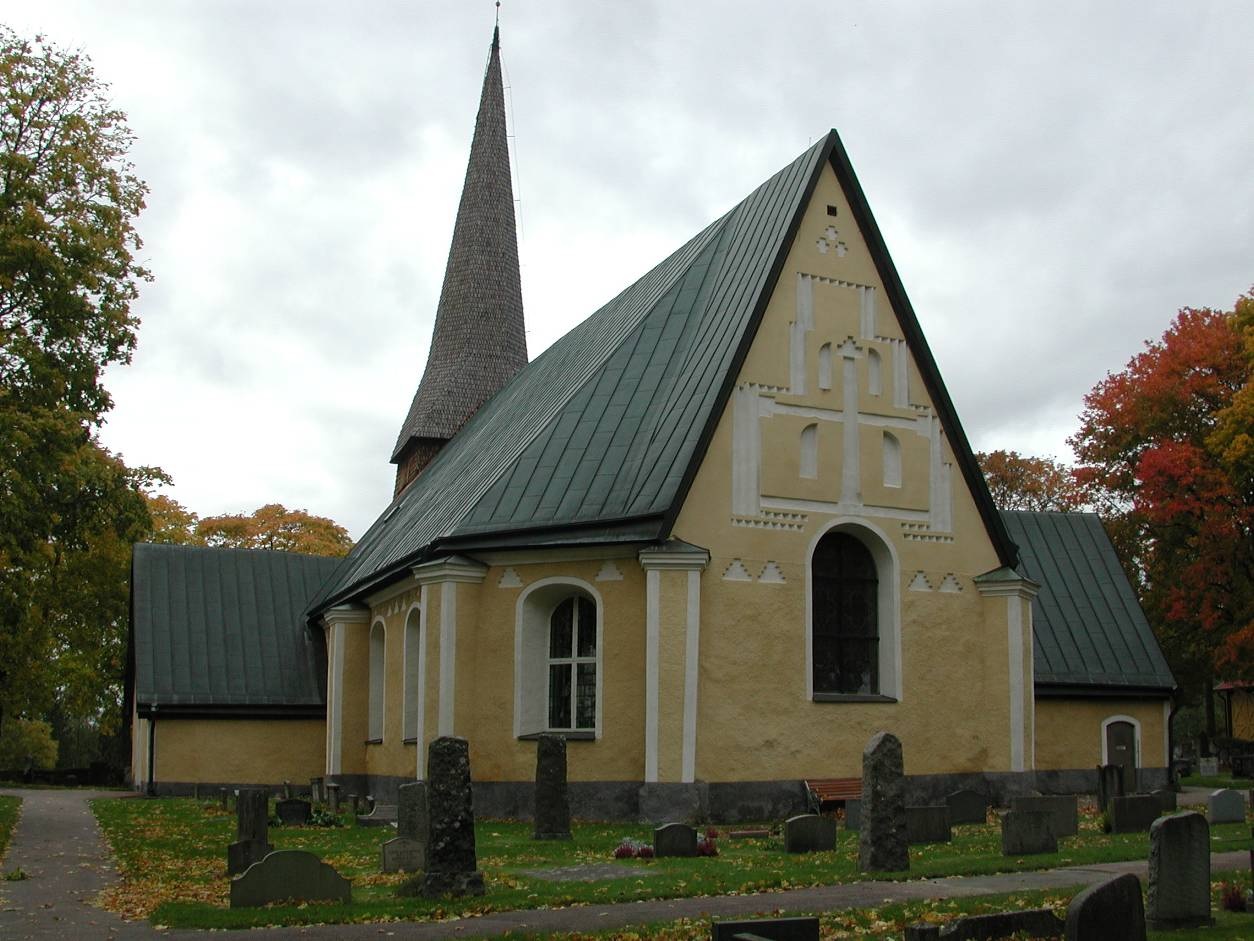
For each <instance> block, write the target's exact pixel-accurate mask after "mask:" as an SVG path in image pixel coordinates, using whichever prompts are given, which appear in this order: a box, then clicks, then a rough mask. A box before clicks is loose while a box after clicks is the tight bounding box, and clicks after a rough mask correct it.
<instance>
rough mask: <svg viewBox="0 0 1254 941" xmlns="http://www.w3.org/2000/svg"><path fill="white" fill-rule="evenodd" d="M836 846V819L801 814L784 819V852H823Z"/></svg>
mask: <svg viewBox="0 0 1254 941" xmlns="http://www.w3.org/2000/svg"><path fill="white" fill-rule="evenodd" d="M835 848H836V821H835V820H833V819H831V818H830V817H820V816H819V815H818V814H799V815H798V816H796V817H789V818H788V819H787V820H785V821H784V852H786V853H822V852H826V851H828V850H834V849H835Z"/></svg>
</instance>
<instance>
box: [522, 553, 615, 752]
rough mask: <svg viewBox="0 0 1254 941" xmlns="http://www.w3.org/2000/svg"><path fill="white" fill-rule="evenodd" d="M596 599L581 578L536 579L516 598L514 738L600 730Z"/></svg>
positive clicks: (598, 598) (589, 733)
mask: <svg viewBox="0 0 1254 941" xmlns="http://www.w3.org/2000/svg"><path fill="white" fill-rule="evenodd" d="M601 618H602V608H601V596H600V595H599V594H598V592H597V591H596V589H595V588H594V587H593V586H592V585H591V584H590V583H588V582H585V581H583V580H582V579H576V578H568V577H565V576H559V577H555V578H551V579H550V578H545V579H540V580H538V581H536V582H534V583H532V584H531V585H530V586H528V588H527V590H526V591H524V592H523V594H522V595H521V596H520V597H519V599H518V622H517V628H516V633H515V647H514V651H515V656H516V657H517V660H516V667H515V674H514V676H515V688H514V695H515V699H514V705H515V713H514V729H515V734H516V735H534V734H536V733H538V732H546V731H553V732H566V733H570V734H571V735H574V736H575V737H583V738H588V737H592V736H594V735H597V734H599V732H600V727H601V687H602V663H601V653H602V650H601V646H602V644H601V640H602V638H601V629H602V625H601Z"/></svg>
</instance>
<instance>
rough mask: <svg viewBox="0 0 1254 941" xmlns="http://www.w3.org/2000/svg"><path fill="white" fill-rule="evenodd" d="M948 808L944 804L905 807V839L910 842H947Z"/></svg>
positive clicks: (948, 833) (948, 835) (951, 834)
mask: <svg viewBox="0 0 1254 941" xmlns="http://www.w3.org/2000/svg"><path fill="white" fill-rule="evenodd" d="M952 839H953V833H952V832H951V831H950V829H949V808H948V807H947V806H946V805H945V804H936V805H933V806H926V807H907V808H906V840H907V841H908V842H910V843H948V842H949V841H950V840H952Z"/></svg>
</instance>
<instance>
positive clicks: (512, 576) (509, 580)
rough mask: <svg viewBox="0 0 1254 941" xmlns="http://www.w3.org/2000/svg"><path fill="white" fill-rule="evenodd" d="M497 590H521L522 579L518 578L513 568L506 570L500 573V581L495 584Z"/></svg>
mask: <svg viewBox="0 0 1254 941" xmlns="http://www.w3.org/2000/svg"><path fill="white" fill-rule="evenodd" d="M496 587H497V588H521V587H522V579H521V578H519V577H518V573H517V572H515V571H514V570H513V568H507V569H506V570H505V571H504V572H502V573H501V578H500V581H498V582H497V583H496Z"/></svg>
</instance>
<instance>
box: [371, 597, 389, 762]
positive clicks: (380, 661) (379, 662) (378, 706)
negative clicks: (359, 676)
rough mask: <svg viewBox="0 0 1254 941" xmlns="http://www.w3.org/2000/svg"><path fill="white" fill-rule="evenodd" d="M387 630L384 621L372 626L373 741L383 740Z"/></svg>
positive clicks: (376, 622)
mask: <svg viewBox="0 0 1254 941" xmlns="http://www.w3.org/2000/svg"><path fill="white" fill-rule="evenodd" d="M386 636H387V632H386V630H385V629H384V627H383V622H382V621H375V622H374V625H373V626H372V627H371V628H370V703H369V709H370V715H369V722H368V726H367V727H368V731H367V737H368V738H369V739H370V740H371V741H372V742H381V741H383V678H384V670H385V668H386V665H387V658H386V654H385V644H386Z"/></svg>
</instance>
